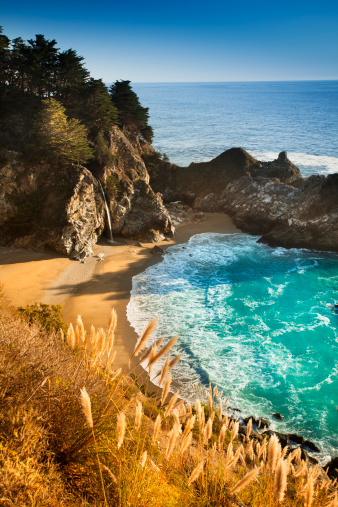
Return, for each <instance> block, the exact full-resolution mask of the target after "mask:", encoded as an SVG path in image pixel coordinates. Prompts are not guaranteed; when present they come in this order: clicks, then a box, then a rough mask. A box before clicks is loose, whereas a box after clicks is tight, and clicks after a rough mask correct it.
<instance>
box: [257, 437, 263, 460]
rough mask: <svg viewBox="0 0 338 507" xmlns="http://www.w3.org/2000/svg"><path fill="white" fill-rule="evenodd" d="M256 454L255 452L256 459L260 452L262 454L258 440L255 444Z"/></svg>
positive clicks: (258, 457)
mask: <svg viewBox="0 0 338 507" xmlns="http://www.w3.org/2000/svg"><path fill="white" fill-rule="evenodd" d="M256 454H257V459H258V461H259V459H260V457H261V454H262V448H261V444H260V442H257V444H256Z"/></svg>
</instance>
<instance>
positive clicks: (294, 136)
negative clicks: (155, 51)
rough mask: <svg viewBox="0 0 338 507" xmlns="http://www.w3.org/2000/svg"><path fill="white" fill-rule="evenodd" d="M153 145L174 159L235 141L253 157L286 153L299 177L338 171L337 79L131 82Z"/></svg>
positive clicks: (203, 156) (199, 157)
mask: <svg viewBox="0 0 338 507" xmlns="http://www.w3.org/2000/svg"><path fill="white" fill-rule="evenodd" d="M132 86H133V88H134V90H135V91H136V93H137V94H138V96H139V97H140V100H141V103H142V105H144V106H147V107H149V113H150V120H149V121H150V125H152V127H153V128H154V134H155V136H154V146H155V148H156V149H158V150H159V151H161V152H165V153H167V155H168V156H169V158H170V160H171V161H172V162H174V163H176V164H179V165H183V166H185V165H189V164H190V163H191V162H201V161H206V160H210V159H211V158H214V157H216V156H217V155H220V154H221V153H222V152H223V151H225V150H227V149H229V148H233V147H236V146H240V147H241V148H244V149H245V150H247V151H248V152H249V153H251V154H252V155H253V156H254V157H257V158H258V159H259V160H273V159H274V158H276V157H277V154H278V153H279V152H280V151H287V152H288V156H289V158H290V160H291V161H292V162H293V163H295V164H296V165H297V166H298V167H299V169H300V170H301V172H302V174H303V175H304V176H309V175H311V174H315V173H323V174H327V173H332V172H338V81H290V82H287V81H284V82H253V83H250V82H249V83H148V84H147V83H142V84H141V83H133V84H132Z"/></svg>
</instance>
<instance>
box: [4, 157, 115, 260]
mask: <svg viewBox="0 0 338 507" xmlns="http://www.w3.org/2000/svg"><path fill="white" fill-rule="evenodd" d="M1 182H2V186H1V191H0V216H1V219H0V231H1V243H2V244H5V245H6V244H7V245H8V244H11V245H14V246H16V247H21V248H32V249H35V250H41V249H43V248H50V249H52V250H55V251H56V252H58V253H61V254H64V255H69V256H71V257H74V258H83V257H86V256H87V255H89V254H90V253H91V251H92V247H93V245H94V244H95V243H96V241H97V238H98V237H99V235H100V234H101V233H102V231H103V228H104V214H105V211H104V205H103V200H102V196H100V193H99V189H98V183H97V181H96V180H95V178H94V177H93V175H92V174H91V172H90V171H88V170H87V169H85V168H84V167H75V166H74V167H71V168H67V170H63V169H62V170H61V169H59V170H58V171H55V172H53V171H52V169H51V167H50V166H48V165H36V166H34V167H26V166H25V165H23V164H18V163H17V162H16V160H15V157H14V156H13V158H12V160H11V161H10V162H9V163H8V164H7V165H6V166H5V167H3V168H2V169H1Z"/></svg>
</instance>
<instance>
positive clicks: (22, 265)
mask: <svg viewBox="0 0 338 507" xmlns="http://www.w3.org/2000/svg"><path fill="white" fill-rule="evenodd" d="M203 232H217V233H223V234H230V233H235V232H240V231H239V230H238V229H237V228H236V227H235V226H234V225H233V223H232V221H231V219H230V218H229V217H228V216H226V215H224V214H221V213H209V214H206V220H205V221H204V222H198V223H184V224H181V225H179V226H178V227H177V228H176V233H175V236H174V238H172V239H170V240H169V241H160V242H158V243H156V245H158V246H161V247H162V248H163V249H166V248H167V247H168V246H170V245H173V244H178V243H185V242H187V241H188V240H189V238H191V236H193V235H195V234H200V233H203ZM154 245H155V244H154V243H142V246H138V243H137V242H136V241H133V240H127V239H124V238H117V239H116V244H113V245H109V244H108V243H107V242H105V240H102V241H100V242H99V244H97V245H96V246H95V248H94V256H93V257H90V258H88V259H86V261H85V262H84V263H83V264H82V263H80V262H76V261H71V260H69V259H68V258H67V257H63V256H61V255H58V254H55V253H53V252H48V253H46V252H44V253H38V252H32V251H30V250H23V249H16V248H5V247H3V248H0V286H2V288H3V291H4V293H5V294H6V296H7V297H8V298H9V300H10V301H11V302H12V304H13V305H14V306H21V305H26V304H31V303H34V302H37V301H43V302H45V303H49V304H61V305H62V307H63V315H64V319H65V321H66V322H67V323H70V322H72V323H75V321H76V317H77V315H79V314H80V315H81V316H82V318H83V321H84V324H85V327H86V329H90V326H91V324H93V325H94V326H95V327H103V328H105V327H106V326H107V323H108V319H109V315H110V312H111V310H112V308H115V310H116V312H117V315H118V324H117V329H116V338H115V344H116V347H117V350H118V353H117V359H116V363H115V364H116V367H120V366H124V365H125V364H126V363H127V362H128V359H129V357H130V355H131V353H132V351H133V349H134V346H135V343H136V340H137V335H136V333H135V331H134V329H133V328H132V327H131V326H130V324H129V321H128V320H127V316H126V307H127V304H128V302H129V299H130V290H131V287H132V278H133V276H135V275H136V274H138V273H140V272H142V271H144V270H145V269H146V268H147V267H148V266H150V265H151V264H154V263H155V262H159V261H160V260H161V258H162V256H161V255H154V254H152V253H151V252H150V250H151V249H152V248H153V247H154ZM100 254H101V258H102V260H100V257H98V256H99V255H100ZM102 254H103V256H102Z"/></svg>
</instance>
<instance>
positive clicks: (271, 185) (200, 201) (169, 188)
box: [151, 148, 338, 251]
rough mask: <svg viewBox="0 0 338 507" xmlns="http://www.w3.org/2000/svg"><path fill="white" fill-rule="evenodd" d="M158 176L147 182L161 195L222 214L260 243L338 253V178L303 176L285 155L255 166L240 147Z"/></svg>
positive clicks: (168, 169) (169, 170)
mask: <svg viewBox="0 0 338 507" xmlns="http://www.w3.org/2000/svg"><path fill="white" fill-rule="evenodd" d="M163 172H164V170H162V171H160V172H159V174H157V176H156V177H155V178H154V183H153V180H151V183H152V184H153V186H154V188H156V189H157V190H160V191H161V192H162V193H163V195H164V197H169V198H170V199H173V200H182V201H183V202H185V203H186V204H188V205H189V206H192V207H193V208H194V209H195V210H196V211H204V212H217V211H218V212H226V213H228V214H229V215H230V216H231V217H232V218H233V221H234V223H235V224H236V226H237V227H239V228H240V229H242V230H243V231H244V232H248V233H251V234H255V235H260V236H262V237H261V239H260V241H262V242H265V243H268V244H269V245H272V246H283V247H286V248H310V249H318V250H326V251H338V234H337V233H338V174H331V175H328V176H326V177H325V176H311V177H309V178H302V176H301V173H300V171H299V169H298V168H297V167H296V166H295V165H293V164H292V163H291V162H290V161H289V160H288V158H287V154H286V153H285V152H282V153H280V154H279V157H278V159H277V160H274V161H273V162H260V161H258V160H256V159H254V158H253V157H251V156H250V155H249V154H248V153H246V152H245V151H244V150H242V149H241V148H232V149H231V150H228V151H226V152H224V153H223V154H222V155H220V156H219V157H217V158H215V159H214V160H212V161H210V162H204V163H203V164H191V165H190V166H189V167H188V168H177V167H172V168H170V167H167V168H166V170H165V174H162V173H163ZM179 175H181V178H180V177H179ZM178 180H180V181H181V182H180V183H178V184H177V181H178ZM184 188H185V192H184Z"/></svg>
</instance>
